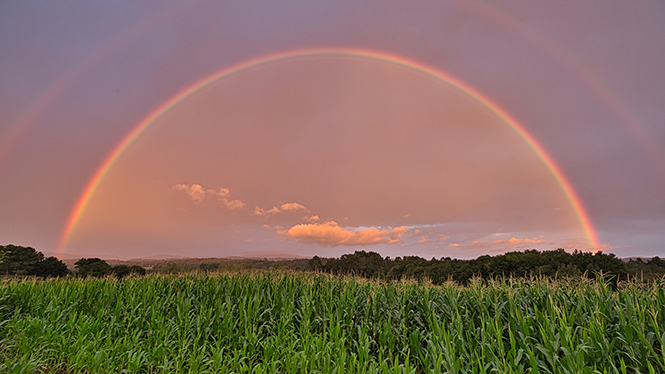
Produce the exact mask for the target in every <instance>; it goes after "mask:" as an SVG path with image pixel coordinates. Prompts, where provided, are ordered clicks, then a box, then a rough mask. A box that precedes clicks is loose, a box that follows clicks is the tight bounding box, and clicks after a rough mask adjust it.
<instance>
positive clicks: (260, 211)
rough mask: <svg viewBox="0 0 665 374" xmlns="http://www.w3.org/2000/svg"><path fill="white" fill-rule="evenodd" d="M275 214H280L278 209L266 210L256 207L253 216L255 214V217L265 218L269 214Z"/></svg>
mask: <svg viewBox="0 0 665 374" xmlns="http://www.w3.org/2000/svg"><path fill="white" fill-rule="evenodd" d="M275 213H280V210H279V208H278V207H276V206H274V207H272V208H271V209H268V210H265V209H262V208H259V207H258V206H256V207H254V214H256V215H257V216H267V215H269V214H275Z"/></svg>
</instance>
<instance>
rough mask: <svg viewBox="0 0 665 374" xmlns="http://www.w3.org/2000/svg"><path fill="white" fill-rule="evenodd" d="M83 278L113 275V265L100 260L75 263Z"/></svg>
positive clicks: (87, 259) (89, 259)
mask: <svg viewBox="0 0 665 374" xmlns="http://www.w3.org/2000/svg"><path fill="white" fill-rule="evenodd" d="M74 265H75V266H74V267H75V268H77V269H78V275H79V276H81V277H98V278H99V277H103V276H105V275H108V274H110V273H111V269H112V268H111V265H109V264H107V263H106V261H104V260H101V259H99V258H82V259H80V260H78V261H76V262H75V263H74Z"/></svg>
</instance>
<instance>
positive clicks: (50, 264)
mask: <svg viewBox="0 0 665 374" xmlns="http://www.w3.org/2000/svg"><path fill="white" fill-rule="evenodd" d="M33 274H34V275H36V276H38V277H43V278H55V277H64V276H67V275H69V274H70V271H69V269H67V265H65V263H64V262H62V261H60V260H58V259H57V258H55V257H47V258H45V259H43V260H42V261H40V262H38V263H37V264H36V265H35V267H34V272H33Z"/></svg>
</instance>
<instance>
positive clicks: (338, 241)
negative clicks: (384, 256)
mask: <svg viewBox="0 0 665 374" xmlns="http://www.w3.org/2000/svg"><path fill="white" fill-rule="evenodd" d="M408 230H409V229H408V228H407V227H405V226H400V227H396V228H394V229H392V230H390V231H389V230H385V229H377V228H366V229H362V230H349V229H345V228H343V227H340V226H339V225H338V224H337V222H335V221H327V222H323V223H310V224H299V225H295V226H293V227H291V228H290V229H288V230H280V231H278V232H277V234H278V235H280V236H283V237H286V238H290V239H295V240H299V241H302V242H304V243H315V244H320V245H324V246H330V247H336V246H339V245H347V246H354V245H373V244H392V243H396V242H398V241H399V239H400V238H401V237H402V235H404V233H405V232H407V231H408Z"/></svg>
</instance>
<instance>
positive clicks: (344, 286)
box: [0, 272, 665, 373]
mask: <svg viewBox="0 0 665 374" xmlns="http://www.w3.org/2000/svg"><path fill="white" fill-rule="evenodd" d="M0 287H1V288H0V365H1V366H0V372H7V373H120V372H128V373H246V372H252V373H254V372H257V373H263V372H266V373H665V292H664V290H663V288H662V286H661V285H657V284H652V285H649V286H644V285H639V284H624V285H620V286H619V287H618V289H616V290H612V288H611V287H610V286H609V285H608V284H606V283H604V282H603V281H602V279H600V280H598V281H594V282H583V281H576V282H572V281H559V282H555V281H551V280H512V279H507V280H497V281H481V280H475V281H473V282H471V284H470V285H468V286H466V287H462V286H459V285H456V284H452V283H451V284H445V285H443V286H436V287H435V286H431V285H428V284H426V283H422V282H421V283H417V282H381V281H366V280H362V279H358V278H353V277H332V276H329V275H325V274H306V273H289V272H262V273H259V272H245V273H233V274H229V273H218V274H187V275H151V276H147V277H144V278H129V279H124V280H121V281H120V280H116V279H114V278H106V279H95V278H88V279H58V280H47V281H38V280H34V279H24V280H5V281H4V283H2V284H1V285H0Z"/></svg>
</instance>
